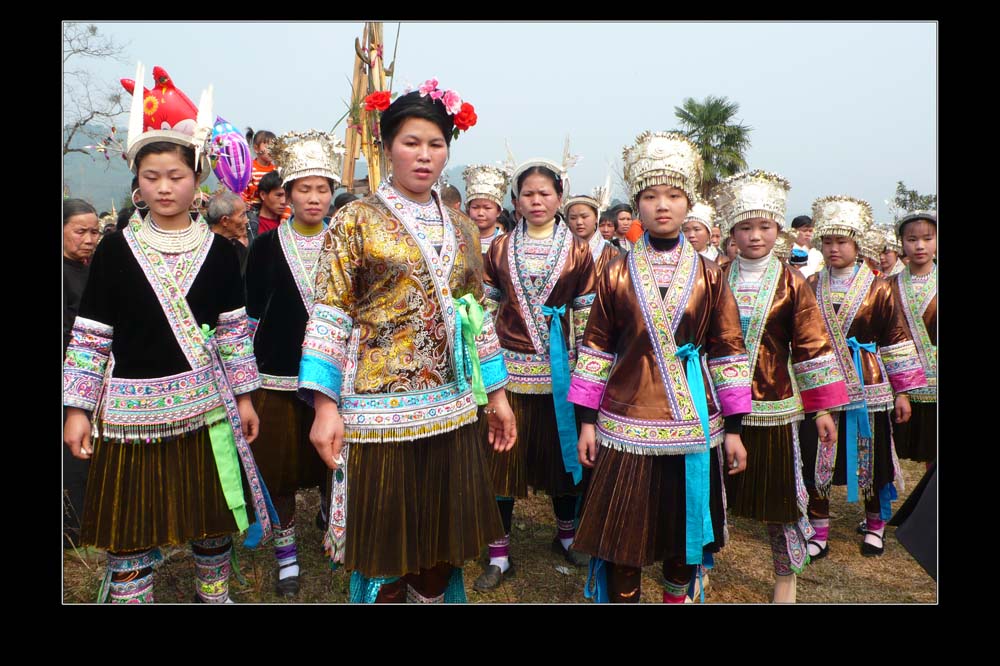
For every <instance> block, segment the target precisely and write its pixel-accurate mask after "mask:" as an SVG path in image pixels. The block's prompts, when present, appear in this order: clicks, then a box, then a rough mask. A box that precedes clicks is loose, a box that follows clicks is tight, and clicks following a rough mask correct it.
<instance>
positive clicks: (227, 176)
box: [212, 116, 253, 194]
mask: <svg viewBox="0 0 1000 666" xmlns="http://www.w3.org/2000/svg"><path fill="white" fill-rule="evenodd" d="M212 145H213V146H214V148H215V150H216V151H217V152H218V155H217V157H218V159H217V160H216V163H215V168H214V169H212V170H213V171H214V172H215V175H216V177H217V178H218V179H219V182H221V183H222V184H223V185H225V186H226V187H227V188H229V190H230V191H232V192H235V193H236V194H241V193H242V192H243V191H244V190H245V189H246V188H247V185H248V184H249V183H250V172H251V171H252V170H253V160H252V159H251V158H250V146H249V144H247V140H246V137H245V136H243V133H242V132H241V131H240V130H239V128H237V127H234V126H233V125H232V124H230V123H229V122H228V121H226V120H225V119H224V118H223V117H222V116H216V118H215V127H213V128H212Z"/></svg>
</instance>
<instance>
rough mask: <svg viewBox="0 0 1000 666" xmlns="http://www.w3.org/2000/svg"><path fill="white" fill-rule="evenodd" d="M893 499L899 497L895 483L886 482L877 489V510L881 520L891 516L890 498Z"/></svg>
mask: <svg viewBox="0 0 1000 666" xmlns="http://www.w3.org/2000/svg"><path fill="white" fill-rule="evenodd" d="M894 499H899V493H897V492H896V484H895V483H887V484H885V485H884V486H882V488H881V490H879V491H878V503H879V511H880V512H881V516H882V520H889V519H890V518H892V500H894Z"/></svg>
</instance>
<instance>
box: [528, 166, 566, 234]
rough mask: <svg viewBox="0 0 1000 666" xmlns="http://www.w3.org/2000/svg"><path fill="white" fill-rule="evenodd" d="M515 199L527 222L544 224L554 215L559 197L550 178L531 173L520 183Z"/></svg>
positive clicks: (538, 224) (557, 208) (557, 207)
mask: <svg viewBox="0 0 1000 666" xmlns="http://www.w3.org/2000/svg"><path fill="white" fill-rule="evenodd" d="M517 201H518V203H519V204H520V208H521V215H523V216H524V219H526V220H527V221H528V224H533V225H537V226H544V225H545V224H548V222H549V221H550V220H551V219H552V218H554V217H555V216H556V211H557V210H559V203H560V198H559V194H558V192H556V185H555V183H554V182H552V179H551V178H549V177H548V176H544V175H542V174H540V173H533V174H531V175H530V176H528V177H527V178H525V179H524V182H523V183H521V189H520V191H519V192H518V195H517Z"/></svg>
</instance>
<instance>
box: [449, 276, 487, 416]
mask: <svg viewBox="0 0 1000 666" xmlns="http://www.w3.org/2000/svg"><path fill="white" fill-rule="evenodd" d="M452 302H453V303H454V304H455V308H456V309H457V310H458V316H457V317H455V369H456V371H457V374H458V375H459V377H458V384H459V386H460V387H461V388H462V390H463V391H464V390H465V389H467V388H468V387H469V382H468V379H470V378H471V379H472V395H474V396H475V397H476V404H477V405H485V404H486V403H487V402H489V400H488V399H487V397H486V387H485V386H484V385H483V370H482V366H481V365H480V363H479V351H478V350H477V349H476V336H477V335H479V334H480V333H482V332H483V320H484V318H485V317H486V315H485V314H484V313H483V306H481V305H480V304H479V303H477V302H476V299H475V297H474V296H473V295H472V294H466V295H465V296H462V298H454V299H452Z"/></svg>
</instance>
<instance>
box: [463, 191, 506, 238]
mask: <svg viewBox="0 0 1000 666" xmlns="http://www.w3.org/2000/svg"><path fill="white" fill-rule="evenodd" d="M469 217H470V218H471V219H472V221H473V222H475V223H476V226H477V227H479V233H480V234H484V233H485V234H492V233H493V229H495V228H496V226H497V220H498V219H500V206H498V205H496V204H495V203H493V202H492V201H490V200H489V199H473V200H471V201H470V202H469Z"/></svg>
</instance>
